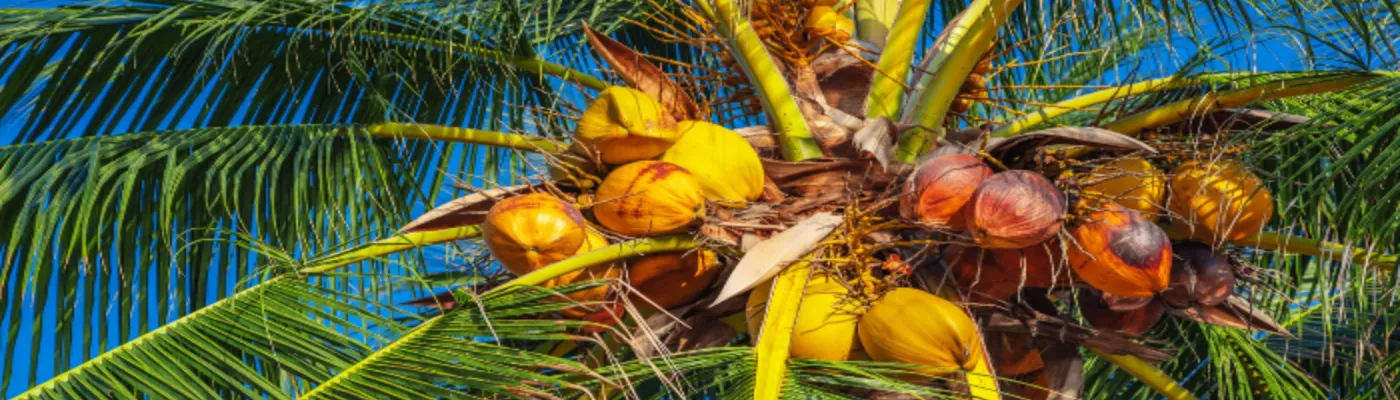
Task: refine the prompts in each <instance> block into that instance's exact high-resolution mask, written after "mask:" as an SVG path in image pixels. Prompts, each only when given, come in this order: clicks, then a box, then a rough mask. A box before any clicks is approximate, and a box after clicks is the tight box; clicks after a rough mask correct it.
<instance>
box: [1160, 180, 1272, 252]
mask: <svg viewBox="0 0 1400 400" xmlns="http://www.w3.org/2000/svg"><path fill="white" fill-rule="evenodd" d="M1171 192H1172V193H1171V199H1170V200H1169V201H1168V202H1167V209H1168V210H1169V211H1171V213H1172V215H1171V217H1172V225H1174V226H1176V227H1177V229H1181V230H1183V231H1186V232H1190V233H1191V237H1193V238H1195V239H1197V240H1200V241H1202V242H1206V243H1210V244H1216V243H1220V242H1221V241H1225V240H1242V239H1244V238H1247V237H1249V236H1250V235H1254V234H1256V233H1259V231H1260V230H1262V229H1264V224H1266V223H1268V222H1269V217H1270V216H1272V215H1273V212H1274V200H1273V197H1272V196H1271V195H1270V194H1269V190H1268V188H1265V187H1264V186H1263V182H1262V181H1260V180H1259V177H1257V176H1254V174H1253V173H1250V172H1249V169H1247V168H1245V166H1244V165H1241V164H1240V163H1237V162H1234V161H1228V160H1213V161H1190V162H1187V163H1185V164H1181V166H1180V167H1177V169H1176V171H1174V172H1173V173H1172V180H1171Z"/></svg>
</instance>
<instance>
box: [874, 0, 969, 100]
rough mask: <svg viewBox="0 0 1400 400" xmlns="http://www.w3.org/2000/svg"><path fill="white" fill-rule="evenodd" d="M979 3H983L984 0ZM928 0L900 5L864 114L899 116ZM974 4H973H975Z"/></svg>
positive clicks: (881, 54) (881, 56)
mask: <svg viewBox="0 0 1400 400" xmlns="http://www.w3.org/2000/svg"><path fill="white" fill-rule="evenodd" d="M980 2H983V3H985V2H986V0H982V1H980ZM928 4H929V0H904V1H903V2H900V4H899V13H898V14H896V15H895V18H894V27H893V28H892V29H890V32H889V37H888V38H887V39H886V41H885V49H884V51H882V52H881V53H880V61H879V64H878V65H876V68H877V71H876V72H875V76H874V82H871V85H870V94H869V96H867V97H866V100H865V117H866V118H870V119H875V118H880V117H885V118H890V119H894V118H895V117H896V116H898V115H899V101H900V97H901V96H903V95H904V88H905V80H906V78H907V77H908V76H909V68H910V65H909V64H910V63H911V62H912V60H913V58H914V46H915V45H916V44H917V43H918V41H919V33H920V31H922V29H923V26H924V19H925V18H927V17H928V9H929V6H928ZM974 4H975V3H974Z"/></svg>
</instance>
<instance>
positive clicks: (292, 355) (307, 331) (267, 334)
mask: <svg viewBox="0 0 1400 400" xmlns="http://www.w3.org/2000/svg"><path fill="white" fill-rule="evenodd" d="M365 302H366V301H365V300H364V299H357V298H355V297H353V296H348V295H346V294H343V293H338V292H333V291H327V290H325V289H322V288H320V287H317V286H315V285H311V284H307V283H305V282H302V281H298V280H295V279H275V280H273V281H269V282H268V283H265V284H262V285H258V286H256V287H254V288H251V289H248V290H245V291H242V292H239V293H238V294H237V295H234V296H231V297H228V298H225V299H223V300H220V301H219V302H217V303H215V304H212V305H210V306H208V307H205V308H203V309H201V310H199V311H196V312H195V313H194V314H191V315H190V316H189V317H187V318H185V319H182V320H180V321H177V322H174V323H171V324H168V325H165V326H163V327H161V328H159V329H157V330H155V331H152V332H151V333H149V334H147V335H144V336H142V337H141V338H139V339H137V340H133V341H131V342H127V343H126V344H123V345H121V346H120V347H117V348H115V349H112V350H110V351H108V352H106V353H104V354H103V355H101V356H99V357H97V358H96V359H93V360H91V361H89V362H87V363H85V364H83V366H82V367H79V368H77V369H74V370H72V371H69V372H67V373H65V374H63V375H60V376H58V377H57V378H55V379H53V380H50V381H48V382H47V383H45V384H44V385H41V386H38V387H35V388H33V389H31V390H29V391H28V392H26V393H24V394H22V395H20V396H19V397H18V398H21V399H77V398H82V399H108V398H141V397H143V396H151V397H155V398H206V399H210V398H221V397H226V396H242V397H247V398H273V399H289V398H293V397H294V396H295V395H296V394H297V393H299V392H302V391H304V390H305V388H307V387H309V386H311V385H314V384H317V383H320V382H324V381H326V380H327V379H329V378H330V377H331V376H334V373H335V372H336V371H339V370H343V369H345V368H347V367H349V366H350V365H353V364H354V363H355V362H356V361H357V360H359V359H362V358H364V357H365V356H367V355H368V354H369V353H370V347H369V344H372V343H375V342H384V341H386V340H387V339H386V338H391V337H393V336H394V335H395V334H396V333H398V332H400V331H402V330H403V329H404V328H403V327H402V326H399V325H398V324H397V323H395V322H393V321H392V320H388V319H385V318H382V317H379V316H377V315H375V314H372V313H367V312H365V311H364V309H365V308H364V306H365V304H364V303H365Z"/></svg>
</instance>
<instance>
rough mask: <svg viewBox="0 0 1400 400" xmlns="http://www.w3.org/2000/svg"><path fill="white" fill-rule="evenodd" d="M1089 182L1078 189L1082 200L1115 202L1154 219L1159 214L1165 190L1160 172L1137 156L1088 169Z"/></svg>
mask: <svg viewBox="0 0 1400 400" xmlns="http://www.w3.org/2000/svg"><path fill="white" fill-rule="evenodd" d="M1088 181H1089V182H1090V183H1089V185H1087V186H1085V187H1084V188H1083V190H1082V193H1083V196H1084V198H1086V199H1092V200H1097V201H1101V202H1106V201H1111V202H1114V203H1118V204H1119V205H1122V206H1123V207H1127V208H1128V209H1129V210H1133V211H1137V212H1139V213H1142V215H1143V217H1146V218H1147V219H1149V220H1155V219H1156V218H1157V216H1159V215H1161V210H1162V207H1163V206H1164V205H1165V202H1164V200H1165V196H1166V193H1167V178H1166V176H1165V175H1162V171H1159V170H1157V168H1156V167H1153V166H1152V164H1151V163H1149V162H1147V160H1144V159H1142V158H1139V157H1123V158H1119V159H1117V160H1114V161H1112V162H1109V163H1107V164H1103V165H1100V166H1098V167H1095V168H1094V169H1093V170H1092V171H1089V178H1088Z"/></svg>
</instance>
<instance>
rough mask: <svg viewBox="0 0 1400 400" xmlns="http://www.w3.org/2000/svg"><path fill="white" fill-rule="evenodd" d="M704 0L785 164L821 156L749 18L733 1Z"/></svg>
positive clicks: (705, 6)
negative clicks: (746, 79) (754, 94)
mask: <svg viewBox="0 0 1400 400" xmlns="http://www.w3.org/2000/svg"><path fill="white" fill-rule="evenodd" d="M707 1H710V0H705V1H701V2H700V3H701V4H702V5H701V8H702V9H704V10H705V11H706V13H711V11H713V12H712V14H713V15H714V17H715V19H716V20H718V21H717V22H718V24H717V25H719V27H720V32H721V34H723V35H724V36H725V38H727V39H728V40H729V48H730V52H731V53H733V55H734V60H735V61H736V62H737V63H738V64H739V66H740V67H741V68H742V69H743V70H744V72H745V75H746V76H748V77H749V82H750V83H752V84H753V86H754V88H756V89H758V97H759V99H760V100H762V102H763V110H764V111H765V113H767V114H768V120H769V121H772V123H773V125H774V127H775V128H776V130H777V131H778V144H779V145H780V146H781V148H782V151H783V158H785V159H787V160H788V161H802V160H806V159H809V158H816V157H821V156H822V150H821V146H819V145H817V140H816V139H815V138H813V137H812V130H811V128H809V127H808V126H807V119H806V118H804V117H803V116H802V110H800V109H798V108H797V101H796V100H794V99H793V95H792V92H791V91H790V90H788V81H787V78H785V77H783V73H782V71H780V70H778V66H777V64H776V63H774V62H773V57H772V55H770V54H768V48H767V47H765V46H764V44H763V39H761V38H759V36H758V32H755V31H754V30H753V26H752V25H751V24H750V22H749V18H748V16H747V15H745V14H744V13H743V12H741V9H740V8H739V7H738V5H737V4H735V2H734V0H713V1H714V8H713V9H711V8H710V7H709V4H704V3H706V2H707Z"/></svg>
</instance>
